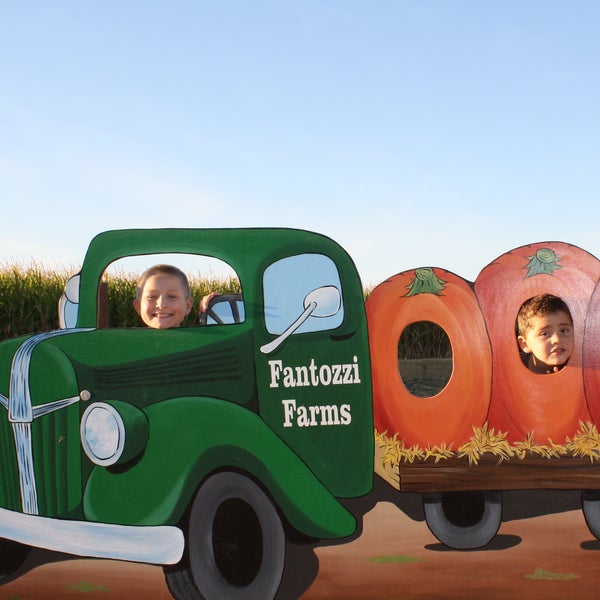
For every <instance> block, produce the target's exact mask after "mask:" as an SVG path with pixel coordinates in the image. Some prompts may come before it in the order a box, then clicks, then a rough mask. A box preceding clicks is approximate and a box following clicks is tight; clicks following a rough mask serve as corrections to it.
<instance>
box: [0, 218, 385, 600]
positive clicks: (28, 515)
mask: <svg viewBox="0 0 600 600" xmlns="http://www.w3.org/2000/svg"><path fill="white" fill-rule="evenodd" d="M159 253H160V254H164V253H176V254H185V255H190V254H192V255H201V256H208V257H214V258H218V259H220V260H222V261H224V262H225V263H227V264H228V265H229V266H230V267H231V268H232V269H233V270H234V271H235V273H236V275H237V277H238V279H239V283H240V286H241V291H242V293H241V294H240V295H239V296H235V297H231V296H223V297H220V298H219V297H218V298H217V299H216V305H213V307H212V309H211V311H210V313H209V316H208V318H207V321H206V322H205V323H204V324H202V325H198V326H193V327H182V328H177V329H170V330H156V329H150V328H145V327H139V328H109V327H104V326H103V320H104V319H103V318H102V310H103V306H102V305H103V302H102V301H101V299H102V294H101V280H102V276H103V273H104V272H105V270H106V269H107V267H108V266H109V265H110V264H112V263H113V262H114V261H117V260H119V259H121V258H123V257H128V256H142V255H151V254H159ZM59 310H60V322H61V328H60V329H59V330H56V331H50V332H44V333H40V334H33V335H29V336H25V337H19V338H15V339H10V340H6V341H4V342H2V343H1V344H0V369H1V382H0V402H1V403H2V405H3V407H4V409H5V415H6V418H2V419H1V420H0V450H1V452H0V468H1V469H2V484H1V485H0V506H1V508H0V537H1V538H3V539H2V552H1V553H0V557H1V560H0V571H1V572H2V574H3V575H8V574H10V573H12V572H14V571H15V570H16V569H18V567H19V566H20V564H22V562H23V561H24V560H25V557H26V556H27V553H28V551H29V549H30V548H32V547H36V548H45V549H50V550H53V551H59V552H66V553H70V554H73V555H77V556H87V557H101V558H111V559H120V560H128V561H136V562H145V563H152V564H159V565H163V567H164V570H165V575H166V579H167V584H168V586H169V589H170V591H171V593H172V594H173V596H174V597H175V598H180V599H189V598H208V599H211V598H229V597H244V598H260V599H266V598H272V597H274V596H275V595H276V593H277V590H278V589H279V588H280V586H281V584H282V579H283V577H284V562H285V553H286V544H288V543H290V539H292V538H294V537H295V536H296V535H297V534H298V533H299V534H301V535H302V536H304V537H305V538H310V539H315V540H321V539H340V538H344V537H346V536H350V535H352V534H353V533H354V532H355V530H356V528H357V522H356V519H355V517H354V516H353V515H352V514H351V513H350V512H349V510H348V509H347V508H346V507H344V504H343V502H344V500H345V499H352V498H358V497H362V496H364V495H366V494H368V493H369V491H370V490H371V488H372V485H373V454H374V440H373V414H372V410H373V409H372V389H371V366H370V356H369V340H368V333H367V323H366V315H365V306H364V299H363V289H362V285H361V281H360V278H359V276H358V274H357V271H356V268H355V266H354V263H353V261H352V259H351V258H350V257H349V255H348V254H347V253H346V252H345V251H344V250H343V249H342V248H341V247H340V246H339V245H338V244H337V243H335V242H334V241H332V240H331V239H329V238H327V237H325V236H321V235H318V234H315V233H311V232H307V231H301V230H293V229H277V228H273V229H270V228H264V229H259V228H252V229H153V230H119V231H108V232H105V233H102V234H100V235H98V236H97V237H95V238H94V239H93V240H92V242H91V243H90V246H89V249H88V251H87V254H86V256H85V260H84V262H83V265H82V269H81V271H80V273H79V274H78V275H76V276H75V277H73V278H72V279H71V280H70V281H69V282H68V283H67V286H66V290H65V293H64V294H63V297H62V298H61V300H60V303H59ZM232 548H235V551H232V550H231V549H232Z"/></svg>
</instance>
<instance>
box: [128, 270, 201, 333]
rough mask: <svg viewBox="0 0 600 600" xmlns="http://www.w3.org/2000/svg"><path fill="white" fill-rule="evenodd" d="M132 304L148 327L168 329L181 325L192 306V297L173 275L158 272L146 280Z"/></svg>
mask: <svg viewBox="0 0 600 600" xmlns="http://www.w3.org/2000/svg"><path fill="white" fill-rule="evenodd" d="M134 306H135V309H136V310H137V312H138V313H139V315H140V317H141V318H142V321H144V323H145V324H146V325H148V327H153V328H154V329H169V328H171V327H179V326H180V325H181V322H182V321H183V319H184V318H185V317H186V316H187V315H188V314H189V312H190V310H191V308H192V298H190V297H188V296H187V294H186V291H185V289H184V287H183V285H182V283H181V281H180V280H179V279H178V278H177V277H176V276H175V275H166V274H158V275H152V276H151V277H149V278H148V279H147V280H146V283H145V284H144V289H143V290H142V293H141V296H140V298H139V299H136V300H135V301H134Z"/></svg>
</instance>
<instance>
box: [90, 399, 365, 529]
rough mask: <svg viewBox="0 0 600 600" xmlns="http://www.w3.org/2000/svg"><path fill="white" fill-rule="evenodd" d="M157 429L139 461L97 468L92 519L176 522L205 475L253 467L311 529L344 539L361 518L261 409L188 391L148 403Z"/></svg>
mask: <svg viewBox="0 0 600 600" xmlns="http://www.w3.org/2000/svg"><path fill="white" fill-rule="evenodd" d="M145 412H146V414H147V416H148V420H149V426H150V435H149V439H148V444H147V446H146V448H145V450H144V452H143V454H142V455H141V456H140V457H138V458H137V459H136V460H135V461H132V464H128V465H122V466H118V467H108V468H105V467H95V468H94V469H93V471H92V473H91V475H90V477H89V479H88V481H87V484H86V486H85V490H84V513H85V515H86V518H88V519H90V520H92V521H101V522H107V523H120V524H127V525H165V524H170V525H173V524H176V523H177V522H179V520H180V519H181V517H182V515H183V513H184V511H185V509H186V508H187V506H188V505H189V503H190V502H191V500H192V499H193V497H194V494H195V492H196V490H197V489H198V487H199V485H200V484H201V483H202V481H203V479H204V478H205V477H206V476H207V475H209V474H210V473H212V472H214V471H217V470H227V469H233V470H238V471H242V472H245V473H247V474H249V475H250V476H251V477H253V478H254V479H255V480H256V481H257V482H259V483H260V484H262V485H263V486H264V487H265V489H266V490H267V492H268V493H269V494H270V495H271V497H272V498H273V500H274V502H275V503H276V504H277V505H278V506H279V507H280V509H281V511H282V513H283V514H284V515H285V517H286V518H287V520H288V521H289V522H290V523H291V525H292V526H293V527H294V528H296V529H297V530H299V531H301V532H302V533H304V534H305V535H308V536H311V537H314V538H319V539H328V538H340V537H345V536H348V535H351V534H352V533H354V531H355V529H356V520H355V519H354V517H353V516H352V515H351V514H350V513H349V512H348V511H347V510H346V509H345V508H344V507H343V506H342V505H341V504H340V503H339V502H338V500H337V499H336V498H335V497H334V496H333V495H332V494H331V493H330V492H329V491H328V490H327V488H326V486H325V485H324V484H323V483H322V482H320V481H319V480H318V479H317V478H316V477H315V475H314V474H313V473H312V472H311V470H310V469H309V467H308V466H307V465H306V464H305V463H304V462H303V461H302V460H301V459H300V458H299V457H298V455H297V454H295V453H294V452H293V451H292V450H291V449H290V448H289V447H288V446H287V445H285V444H284V443H283V441H282V440H281V439H280V438H279V437H278V436H276V435H275V434H274V433H273V431H272V430H271V429H269V427H267V425H266V424H265V423H264V421H263V420H262V419H260V417H258V415H256V414H255V413H253V412H252V411H250V410H248V409H245V408H243V407H240V406H238V405H236V404H233V403H231V402H225V401H223V400H217V399H214V398H202V397H201V398H198V397H186V398H176V399H171V400H167V401H164V402H161V403H158V404H155V405H152V406H150V407H148V408H147V409H145Z"/></svg>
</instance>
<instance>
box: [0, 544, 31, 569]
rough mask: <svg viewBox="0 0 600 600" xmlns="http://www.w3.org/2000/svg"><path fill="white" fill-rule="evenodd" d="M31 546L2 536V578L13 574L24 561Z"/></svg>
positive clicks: (0, 558) (0, 559) (0, 567)
mask: <svg viewBox="0 0 600 600" xmlns="http://www.w3.org/2000/svg"><path fill="white" fill-rule="evenodd" d="M30 550H31V548H30V547H29V546H25V545H24V544H19V542H14V541H13V540H7V539H5V538H0V579H3V578H4V577H8V576H9V575H12V574H13V573H14V572H15V571H16V570H17V569H18V568H19V567H20V566H21V565H22V564H23V563H24V562H25V559H26V558H27V556H28V555H29V551H30Z"/></svg>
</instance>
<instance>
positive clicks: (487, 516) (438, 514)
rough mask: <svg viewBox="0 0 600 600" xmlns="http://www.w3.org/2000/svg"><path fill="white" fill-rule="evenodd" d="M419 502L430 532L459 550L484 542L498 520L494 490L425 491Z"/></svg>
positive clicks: (499, 508)
mask: <svg viewBox="0 0 600 600" xmlns="http://www.w3.org/2000/svg"><path fill="white" fill-rule="evenodd" d="M423 505H424V508H425V519H426V521H427V526H428V527H429V529H430V530H431V533H433V535H435V537H436V538H437V539H438V540H440V542H442V543H443V544H446V546H449V547H450V548H456V549H459V550H466V549H470V548H481V547H482V546H485V545H486V544H487V543H489V542H490V541H491V540H492V539H493V538H494V536H495V535H496V533H497V532H498V529H499V528H500V522H501V520H502V495H501V493H500V492H495V491H494V492H452V493H438V494H425V496H424V498H423Z"/></svg>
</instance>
